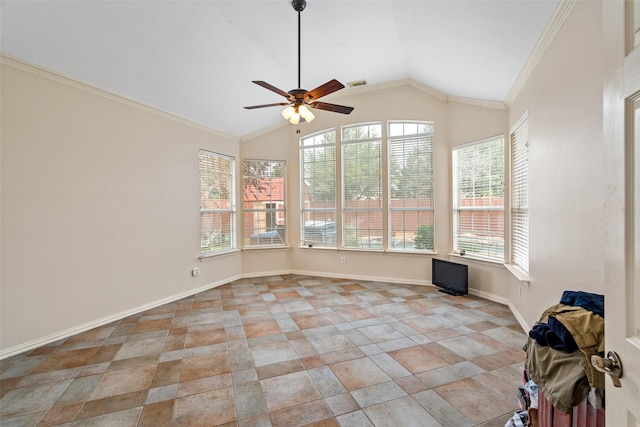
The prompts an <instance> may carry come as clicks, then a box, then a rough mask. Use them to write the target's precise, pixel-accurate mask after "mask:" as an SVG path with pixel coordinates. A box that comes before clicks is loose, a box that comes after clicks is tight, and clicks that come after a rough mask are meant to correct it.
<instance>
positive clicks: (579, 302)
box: [560, 291, 604, 318]
mask: <svg viewBox="0 0 640 427" xmlns="http://www.w3.org/2000/svg"><path fill="white" fill-rule="evenodd" d="M560 304H564V305H572V306H574V307H582V308H584V309H585V310H589V311H591V312H593V313H595V314H599V315H600V316H602V317H603V318H604V295H598V294H592V293H590V292H584V291H564V292H563V293H562V298H561V299H560Z"/></svg>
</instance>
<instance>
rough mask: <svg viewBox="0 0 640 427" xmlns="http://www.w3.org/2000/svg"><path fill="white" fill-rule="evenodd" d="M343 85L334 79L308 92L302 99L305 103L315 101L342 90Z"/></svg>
mask: <svg viewBox="0 0 640 427" xmlns="http://www.w3.org/2000/svg"><path fill="white" fill-rule="evenodd" d="M343 88H344V85H343V84H342V83H340V82H339V81H337V80H336V79H333V80H330V81H328V82H326V83H325V84H323V85H322V86H318V87H317V88H315V89H313V90H310V91H309V92H307V93H306V94H305V95H304V99H306V100H307V101H313V100H315V99H318V98H321V97H323V96H325V95H329V94H330V93H333V92H335V91H338V90H340V89H343Z"/></svg>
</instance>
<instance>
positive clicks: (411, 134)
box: [388, 122, 434, 251]
mask: <svg viewBox="0 0 640 427" xmlns="http://www.w3.org/2000/svg"><path fill="white" fill-rule="evenodd" d="M388 139H389V246H390V248H391V249H395V250H427V251H433V248H434V244H433V123H430V122H404V123H403V122H391V123H389V138H388Z"/></svg>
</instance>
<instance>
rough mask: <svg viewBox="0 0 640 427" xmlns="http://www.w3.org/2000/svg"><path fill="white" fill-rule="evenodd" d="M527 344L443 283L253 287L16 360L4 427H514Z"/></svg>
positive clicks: (147, 315) (161, 310)
mask: <svg viewBox="0 0 640 427" xmlns="http://www.w3.org/2000/svg"><path fill="white" fill-rule="evenodd" d="M525 340H526V335H525V334H524V333H523V331H522V330H521V328H520V326H519V325H518V323H517V322H516V320H515V318H514V317H513V315H512V314H511V313H510V311H509V309H508V308H507V307H505V306H503V305H500V304H496V303H493V302H491V301H487V300H484V299H481V298H478V297H474V296H463V297H452V296H449V295H445V294H443V293H440V292H438V291H437V290H436V289H435V288H433V287H421V286H413V285H397V284H389V283H381V282H368V281H357V280H342V279H329V278H321V277H310V276H300V275H283V276H269V277H260V278H253V279H242V280H238V281H235V282H233V283H230V284H227V285H225V286H221V287H218V288H215V289H211V290H208V291H205V292H201V293H199V294H197V295H194V296H192V297H188V298H185V299H182V300H179V301H176V302H173V303H170V304H166V305H163V306H161V307H157V308H154V309H152V310H149V311H147V312H144V313H140V314H138V315H134V316H130V317H127V318H125V319H122V320H121V321H118V322H115V323H112V324H109V325H106V326H102V327H100V328H96V329H94V330H90V331H87V332H84V333H81V334H78V335H75V336H72V337H69V338H67V339H64V340H61V341H59V342H56V343H53V344H50V345H46V346H43V347H40V348H38V349H35V350H33V351H30V352H27V353H24V354H20V355H17V356H14V357H11V358H7V359H5V360H3V361H2V362H1V363H0V367H1V371H0V372H1V373H0V381H1V382H0V387H1V388H0V390H1V392H0V396H1V399H0V425H2V426H54V425H64V426H76V425H78V426H129V425H131V426H135V425H138V426H153V427H159V426H190V427H191V426H218V425H222V426H239V427H249V426H286V427H294V426H309V425H310V426H318V427H319V426H325V427H328V426H342V427H346V426H357V427H363V426H393V427H398V426H402V427H410V426H420V427H425V426H440V425H442V426H446V427H450V426H455V427H457V426H474V425H476V426H477V425H482V426H499V427H502V426H504V424H505V422H506V420H507V419H508V418H509V416H511V415H512V414H513V411H515V410H517V409H518V405H517V399H516V390H517V388H518V387H519V385H520V384H521V379H520V378H521V372H522V366H523V362H524V352H523V351H522V349H521V348H522V345H523V344H524V342H525Z"/></svg>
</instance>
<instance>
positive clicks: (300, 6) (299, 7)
mask: <svg viewBox="0 0 640 427" xmlns="http://www.w3.org/2000/svg"><path fill="white" fill-rule="evenodd" d="M291 6H293V10H295V11H296V12H298V88H301V87H302V83H301V81H300V51H301V50H300V16H301V15H300V12H302V11H303V10H304V8H305V7H307V1H306V0H293V1H292V2H291Z"/></svg>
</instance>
